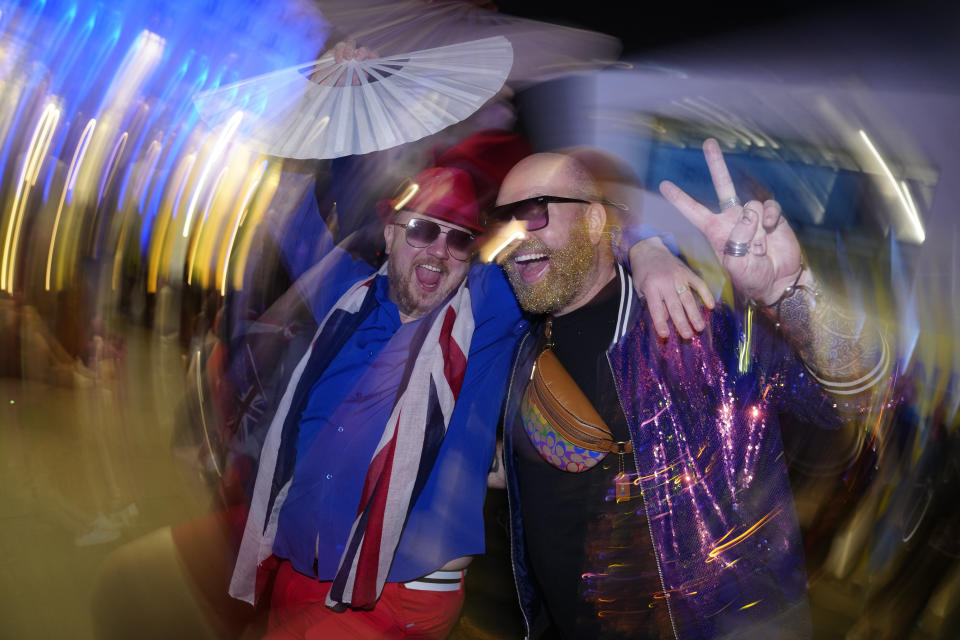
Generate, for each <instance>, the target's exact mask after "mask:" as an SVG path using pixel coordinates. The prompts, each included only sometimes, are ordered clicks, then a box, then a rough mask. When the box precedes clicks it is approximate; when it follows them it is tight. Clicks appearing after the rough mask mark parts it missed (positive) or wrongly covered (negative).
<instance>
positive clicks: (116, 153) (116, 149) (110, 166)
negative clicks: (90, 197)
mask: <svg viewBox="0 0 960 640" xmlns="http://www.w3.org/2000/svg"><path fill="white" fill-rule="evenodd" d="M127 137H128V135H127V132H126V131H124V132H123V133H122V134H121V135H120V137H119V138H118V139H117V141H116V142H115V143H114V144H113V149H112V150H111V151H110V157H109V158H108V159H107V164H106V165H105V167H104V169H105V170H104V171H103V175H102V176H101V177H100V187H99V188H98V189H97V204H99V203H101V202H103V194H104V192H105V191H106V190H107V186H108V185H109V184H110V183H111V182H112V180H113V176H114V175H115V174H116V172H117V160H118V159H119V158H120V156H122V155H123V149H124V147H126V146H127Z"/></svg>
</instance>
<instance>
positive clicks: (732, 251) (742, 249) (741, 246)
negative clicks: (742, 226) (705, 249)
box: [723, 240, 750, 258]
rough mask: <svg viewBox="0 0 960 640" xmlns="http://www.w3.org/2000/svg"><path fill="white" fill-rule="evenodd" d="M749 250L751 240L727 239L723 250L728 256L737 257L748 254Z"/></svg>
mask: <svg viewBox="0 0 960 640" xmlns="http://www.w3.org/2000/svg"><path fill="white" fill-rule="evenodd" d="M749 250H750V243H749V242H734V241H733V240H727V243H726V244H725V245H723V252H724V253H725V254H727V255H728V256H733V257H735V258H740V257H743V256H745V255H747V251H749Z"/></svg>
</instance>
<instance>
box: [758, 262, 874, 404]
mask: <svg viewBox="0 0 960 640" xmlns="http://www.w3.org/2000/svg"><path fill="white" fill-rule="evenodd" d="M766 312H767V313H768V315H770V316H771V320H773V321H774V322H776V323H778V324H779V327H780V329H781V330H782V331H783V333H784V335H785V336H786V337H787V339H788V340H790V342H791V343H792V344H793V346H794V348H795V349H796V350H797V352H798V354H799V355H800V357H801V358H802V359H803V361H804V363H805V364H806V365H807V367H808V368H809V369H810V370H811V372H812V373H813V374H814V375H815V376H816V377H817V378H818V379H819V381H820V382H821V383H822V384H823V385H824V387H825V389H826V390H827V391H829V392H831V393H834V394H839V395H852V394H856V393H860V392H862V391H866V390H867V389H868V388H869V387H871V386H873V385H874V384H875V383H877V382H879V381H880V380H882V379H883V378H884V377H885V376H886V375H887V370H888V369H889V353H888V351H887V345H886V343H885V341H884V339H883V335H882V333H881V332H880V330H879V328H878V327H877V326H876V325H875V324H874V323H872V322H870V321H869V319H867V318H865V317H864V316H862V315H860V314H856V313H854V312H853V311H851V310H850V309H848V308H845V307H844V306H843V305H841V304H840V303H839V302H838V301H836V300H832V299H831V298H830V297H829V296H828V295H826V294H825V293H822V292H821V291H820V290H819V288H818V287H817V285H816V284H815V283H814V282H813V281H812V279H808V280H807V282H806V284H801V285H800V286H798V287H796V290H795V291H794V292H793V294H792V295H788V296H786V297H784V298H783V299H782V300H781V301H780V303H779V304H778V305H777V306H776V307H773V308H770V309H768V310H766Z"/></svg>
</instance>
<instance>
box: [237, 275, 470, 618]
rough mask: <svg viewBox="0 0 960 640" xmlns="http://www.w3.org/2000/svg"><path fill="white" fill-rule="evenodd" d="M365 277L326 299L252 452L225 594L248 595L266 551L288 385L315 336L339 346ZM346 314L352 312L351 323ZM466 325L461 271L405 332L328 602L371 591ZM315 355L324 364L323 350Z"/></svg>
mask: <svg viewBox="0 0 960 640" xmlns="http://www.w3.org/2000/svg"><path fill="white" fill-rule="evenodd" d="M385 266H386V265H385ZM383 271H384V270H383V269H382V270H381V273H383ZM373 280H374V278H369V279H364V280H362V281H360V282H358V283H356V284H355V285H354V286H353V287H351V288H350V290H348V291H347V293H345V294H344V295H343V296H342V297H341V298H340V300H339V301H338V302H337V303H336V305H334V307H333V309H331V311H330V312H329V313H328V314H327V316H326V317H325V318H324V320H323V322H322V323H321V325H320V327H319V328H318V330H317V332H316V334H315V336H314V339H313V341H312V342H311V345H310V348H309V349H308V350H307V353H306V354H304V356H303V358H302V359H301V361H300V363H299V364H298V365H297V367H296V369H295V370H294V372H293V374H292V376H291V380H290V383H289V384H288V386H287V390H286V391H285V392H284V394H283V397H282V399H281V401H280V405H279V407H278V409H277V415H275V416H274V418H273V420H272V422H271V425H270V430H269V431H268V434H267V437H266V440H265V441H264V446H263V451H262V453H261V457H260V465H259V469H258V473H257V480H256V485H255V488H254V495H253V498H252V500H251V507H250V515H249V516H248V518H247V524H246V527H245V530H244V534H243V540H242V541H241V545H240V554H239V556H238V559H237V565H236V567H235V569H234V575H233V579H232V581H231V586H230V592H231V594H232V595H234V596H235V597H238V598H241V599H243V600H247V601H248V602H252V601H253V594H254V590H255V588H254V583H255V581H256V566H257V565H259V564H260V563H261V562H263V561H264V560H265V559H266V558H268V557H269V556H270V554H271V553H272V548H273V540H274V538H275V536H276V525H277V518H278V517H279V513H280V509H281V507H282V503H283V500H284V498H285V496H286V492H287V489H288V488H289V479H286V484H285V485H284V486H283V488H282V489H281V490H280V491H279V494H277V495H276V496H275V497H271V493H272V491H271V487H273V486H275V484H276V481H277V478H276V477H275V473H278V468H282V467H283V466H284V465H283V460H282V459H283V457H284V456H283V454H282V453H280V451H279V450H280V449H281V440H287V439H288V438H289V436H287V437H286V438H285V437H284V436H283V434H282V431H283V430H284V429H283V426H284V424H285V423H288V422H289V419H290V418H293V417H294V412H295V408H294V409H291V407H292V405H296V404H298V402H297V401H296V400H295V398H296V397H297V396H300V395H302V389H301V390H300V391H301V393H298V392H297V388H298V387H303V388H309V387H311V386H312V384H313V382H314V380H315V378H313V379H311V380H306V379H303V378H305V377H309V376H304V371H305V370H307V369H309V368H310V367H309V366H308V363H309V362H310V361H311V356H313V359H316V357H317V356H319V355H320V354H314V353H313V351H314V349H315V347H317V345H318V344H319V345H323V347H325V348H331V347H332V348H335V349H337V350H339V348H340V346H342V341H341V340H338V339H337V338H336V337H334V338H333V340H330V338H331V336H330V335H329V334H331V333H335V334H339V335H340V336H343V335H344V328H345V327H347V328H349V327H350V326H351V325H356V326H359V324H360V322H362V320H363V317H365V315H366V314H365V313H363V312H362V311H363V309H365V308H368V307H369V306H370V304H371V302H372V300H371V298H372V296H373V295H374V293H373V287H372V286H371V285H372V283H373ZM344 314H347V319H346V322H345V321H344ZM350 318H357V319H356V321H355V322H352V323H351V322H350ZM331 320H334V321H331ZM354 328H355V327H354ZM473 330H474V323H473V310H472V307H471V301H470V290H469V287H468V286H467V281H466V280H464V282H463V283H462V284H461V285H460V287H459V288H458V289H457V290H456V291H455V292H454V293H453V294H452V295H451V297H450V298H449V299H448V300H447V301H446V302H444V303H443V304H441V305H440V306H439V307H438V308H436V309H434V310H433V311H432V312H431V313H430V314H428V315H427V316H426V317H425V318H424V319H423V320H422V321H421V325H420V328H419V329H418V331H417V332H416V335H415V336H414V338H413V340H412V343H411V345H410V354H411V357H410V358H409V360H408V362H407V365H406V369H405V371H404V374H403V377H402V379H401V383H400V386H399V388H398V390H397V395H396V400H395V401H394V406H393V410H392V412H391V414H390V418H389V420H387V423H386V425H385V427H384V431H383V434H382V435H381V438H380V441H379V443H378V445H377V448H376V450H375V451H374V454H373V457H372V459H371V461H370V464H369V466H368V468H367V474H366V478H365V481H364V486H363V491H362V494H361V499H360V504H359V505H358V507H357V513H356V516H355V519H354V523H353V526H352V528H351V531H350V536H349V538H348V539H347V542H346V545H345V548H344V552H343V556H342V557H341V559H340V564H339V568H338V570H337V574H336V576H335V577H334V580H333V585H332V586H331V589H330V592H329V594H328V596H327V605H328V606H331V607H334V608H341V607H344V606H349V607H353V608H370V607H372V606H373V605H374V604H375V603H376V601H377V599H378V598H379V597H380V593H381V591H382V590H383V585H384V584H385V583H386V579H387V575H388V574H389V572H390V567H391V565H392V563H393V556H394V554H395V552H396V549H397V546H398V545H399V544H400V535H401V534H402V532H403V527H404V525H405V523H406V520H407V516H408V515H409V513H410V510H411V509H412V507H413V505H414V504H415V503H416V499H417V496H418V495H419V494H420V490H421V489H422V488H423V486H424V484H425V483H426V480H427V478H428V477H429V475H430V471H431V469H432V468H433V463H434V461H435V460H436V457H437V454H438V453H439V450H440V445H441V444H442V442H443V438H444V436H445V434H446V430H447V427H448V426H449V424H450V418H451V416H452V414H453V409H454V406H455V404H456V401H457V397H458V395H459V393H460V387H461V386H462V384H463V376H464V373H465V371H466V367H467V355H468V354H469V352H470V341H471V339H472V337H473ZM344 340H345V338H344ZM338 342H340V344H337V343H338ZM325 359H326V361H327V362H328V363H329V361H330V360H331V359H332V355H327V356H326V358H325ZM280 473H281V474H282V472H280ZM282 475H286V474H282ZM290 475H292V473H291V474H290ZM282 481H283V480H281V482H282ZM268 513H269V517H267V514H268Z"/></svg>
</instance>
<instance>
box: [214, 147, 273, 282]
mask: <svg viewBox="0 0 960 640" xmlns="http://www.w3.org/2000/svg"><path fill="white" fill-rule="evenodd" d="M266 169H267V161H266V160H264V161H263V162H261V163H260V165H259V166H258V167H257V168H256V169H255V170H254V173H253V175H252V176H251V178H250V180H249V182H248V183H247V189H246V192H245V193H244V194H243V199H242V200H241V201H240V206H239V207H237V212H236V214H235V215H234V222H233V230H232V231H231V232H230V239H229V241H228V244H227V250H226V251H225V252H224V256H223V262H222V263H221V268H220V273H221V276H220V295H222V296H225V295H227V276H228V272H229V269H230V255H231V254H232V253H233V245H234V243H235V242H236V239H237V231H238V230H239V229H240V225H242V224H243V221H244V219H245V218H246V213H247V207H248V206H249V205H250V200H251V199H252V198H253V194H254V193H256V192H257V188H258V187H259V186H260V181H261V180H263V174H264V172H265V171H266Z"/></svg>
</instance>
